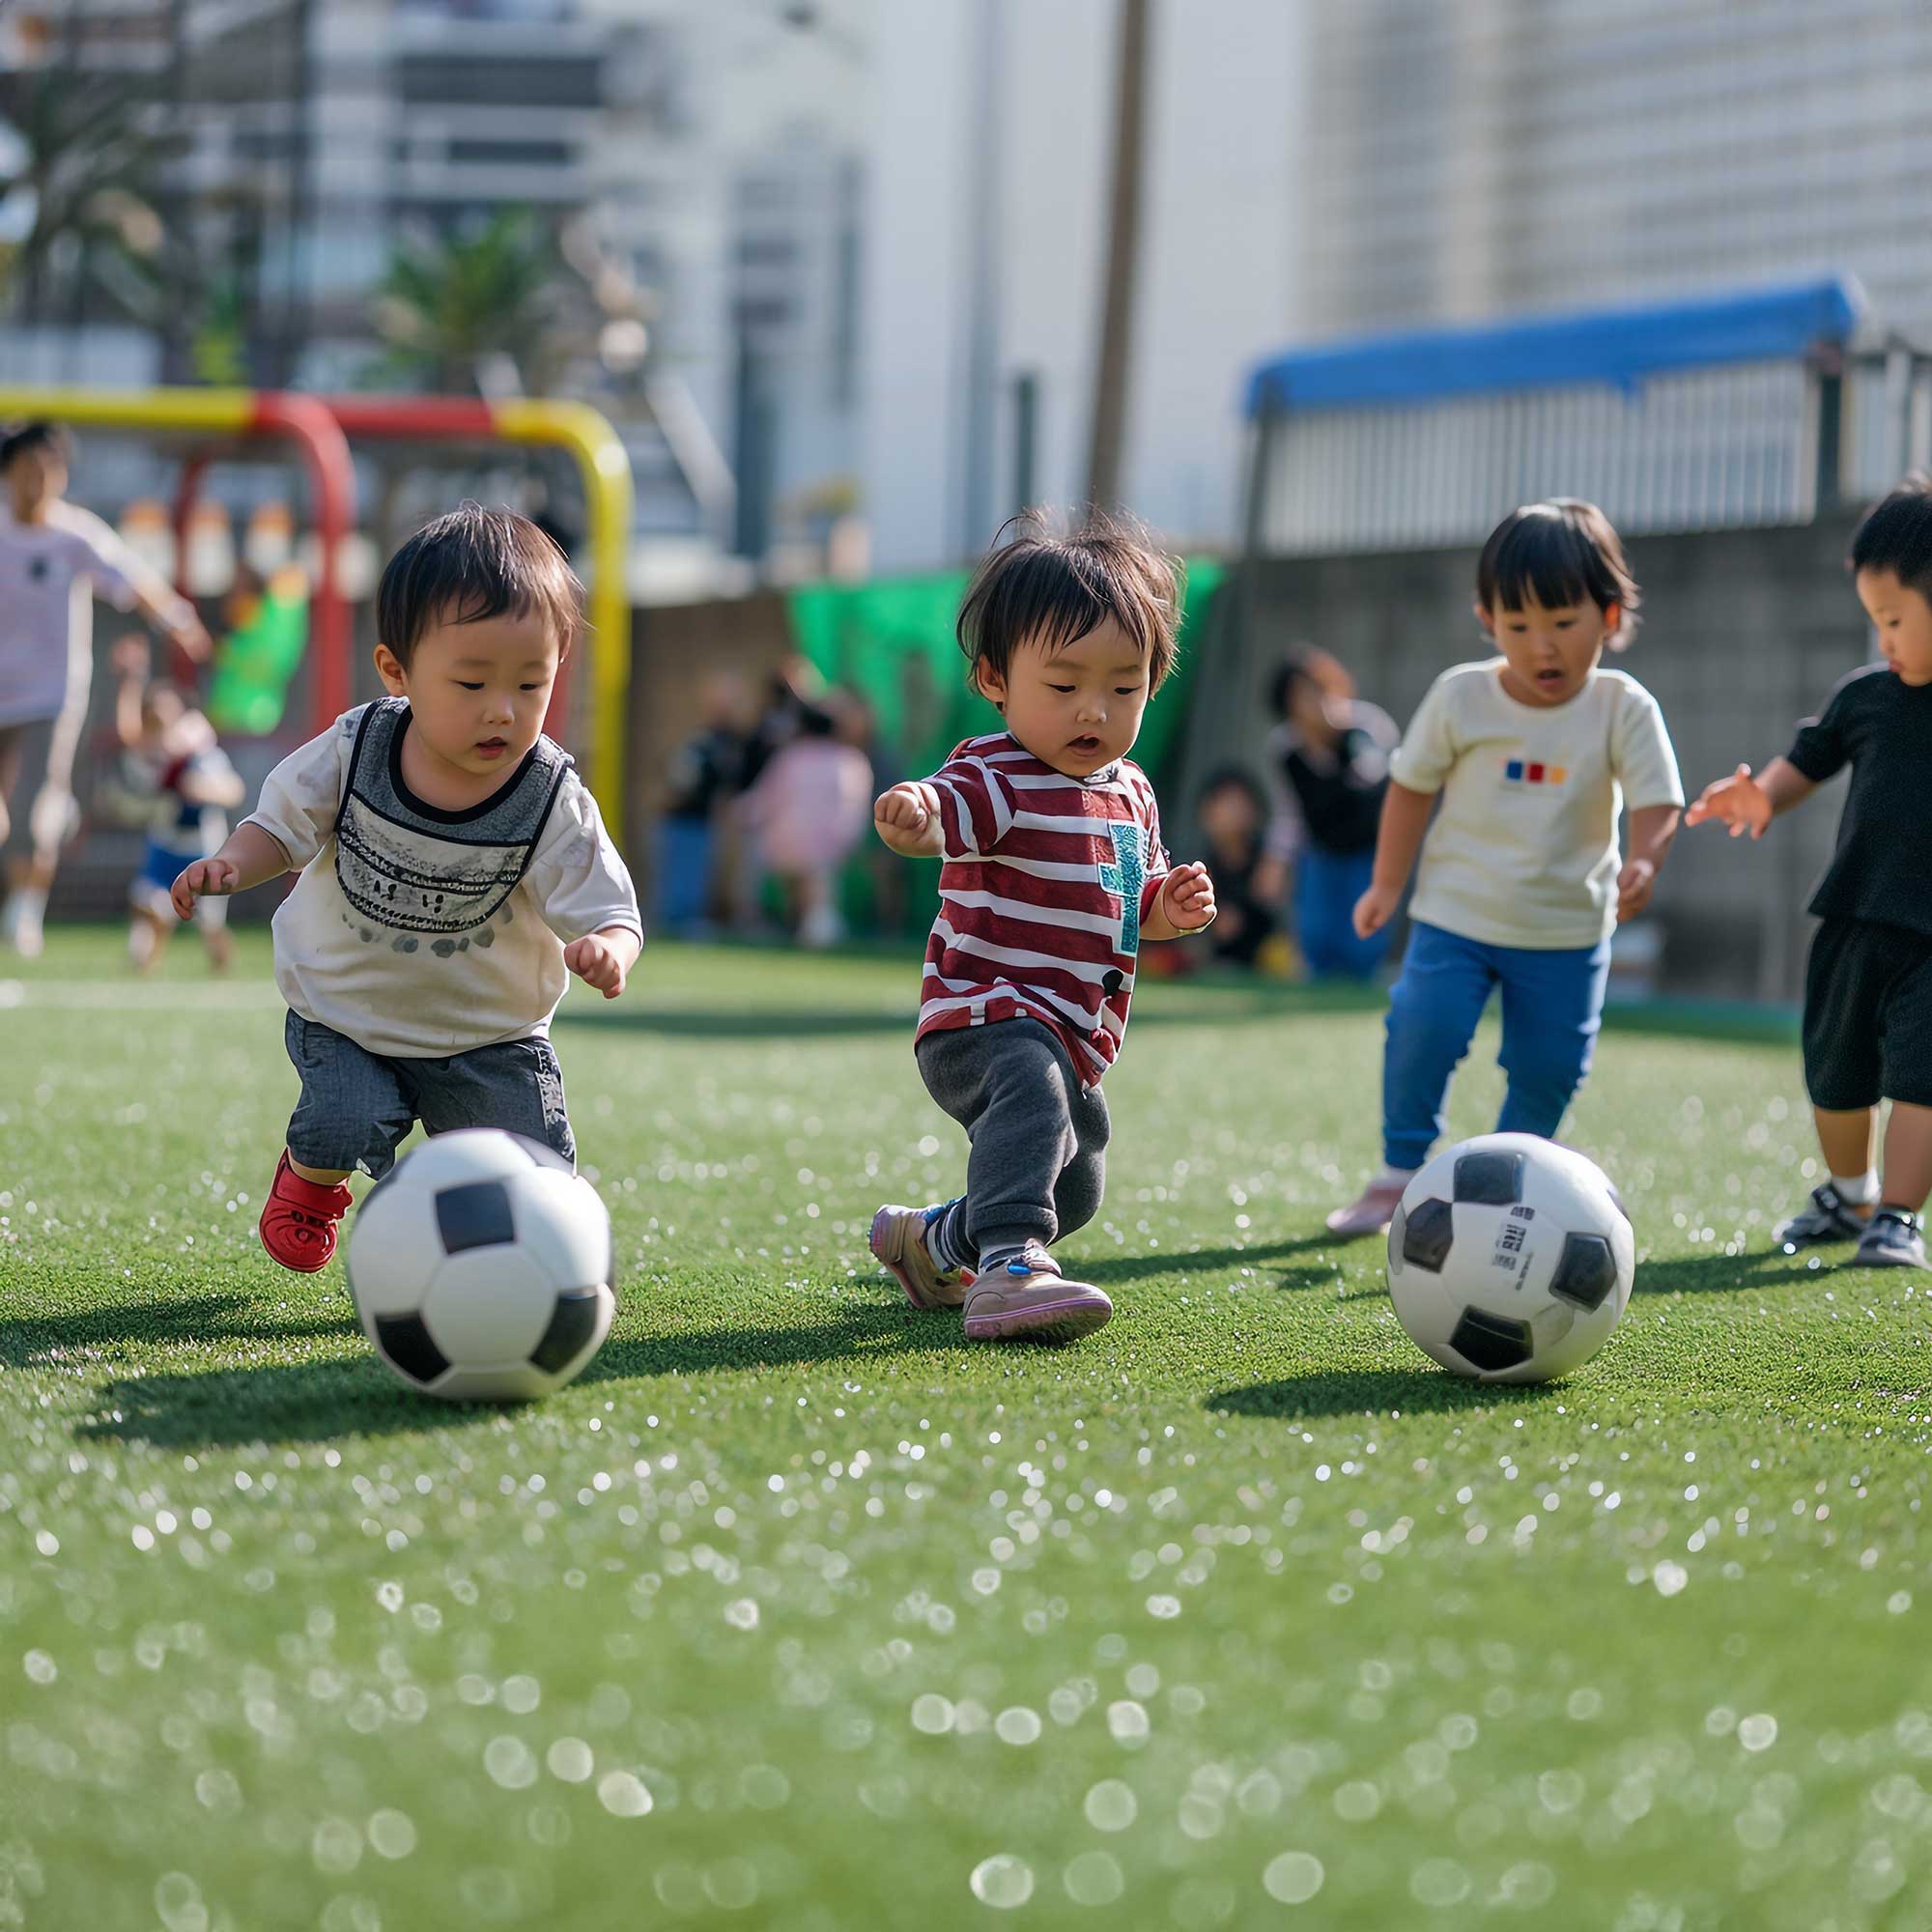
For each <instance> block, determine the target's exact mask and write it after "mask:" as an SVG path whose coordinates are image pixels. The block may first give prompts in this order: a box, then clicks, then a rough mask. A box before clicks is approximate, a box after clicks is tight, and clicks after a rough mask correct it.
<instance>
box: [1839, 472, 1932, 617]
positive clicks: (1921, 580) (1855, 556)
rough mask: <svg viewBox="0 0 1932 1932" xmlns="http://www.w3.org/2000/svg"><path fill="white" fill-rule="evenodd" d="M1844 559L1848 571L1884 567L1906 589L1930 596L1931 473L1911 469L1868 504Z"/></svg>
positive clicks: (1931, 579) (1931, 576) (1931, 546)
mask: <svg viewBox="0 0 1932 1932" xmlns="http://www.w3.org/2000/svg"><path fill="white" fill-rule="evenodd" d="M1845 561H1846V563H1847V564H1848V565H1849V566H1850V567H1851V569H1852V571H1853V572H1854V574H1856V573H1857V572H1859V571H1861V570H1889V571H1890V572H1891V574H1892V575H1893V576H1894V577H1895V578H1897V579H1898V581H1899V582H1901V583H1902V584H1904V585H1905V587H1906V588H1907V589H1908V590H1916V591H1918V594H1919V595H1920V596H1921V597H1924V598H1927V599H1932V476H1928V475H1927V474H1926V473H1925V471H1924V470H1922V469H1915V470H1914V471H1913V472H1912V474H1911V475H1910V476H1908V477H1907V478H1906V479H1905V481H1904V482H1903V483H1901V484H1900V485H1899V486H1898V488H1897V489H1896V490H1894V491H1892V492H1891V493H1890V494H1889V496H1887V497H1881V498H1880V499H1879V501H1878V502H1876V503H1874V504H1873V505H1872V506H1871V508H1870V509H1869V510H1867V511H1866V512H1865V520H1864V522H1863V523H1861V525H1860V526H1859V527H1858V532H1857V534H1856V535H1855V536H1854V537H1853V538H1852V554H1851V555H1850V556H1848V557H1847V558H1846V559H1845Z"/></svg>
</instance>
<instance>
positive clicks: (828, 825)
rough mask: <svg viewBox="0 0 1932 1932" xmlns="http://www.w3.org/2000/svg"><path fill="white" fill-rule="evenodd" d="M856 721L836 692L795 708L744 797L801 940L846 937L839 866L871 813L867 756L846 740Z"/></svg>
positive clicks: (826, 941)
mask: <svg viewBox="0 0 1932 1932" xmlns="http://www.w3.org/2000/svg"><path fill="white" fill-rule="evenodd" d="M856 728H857V722H856V720H855V719H854V718H853V717H852V715H851V714H850V712H849V710H848V701H847V699H846V697H845V695H844V694H843V693H842V692H836V691H835V692H828V693H826V694H825V695H824V696H822V697H820V698H819V700H818V701H817V702H816V703H815V704H812V705H810V706H808V707H806V708H804V710H803V711H802V713H801V716H800V720H799V726H798V732H797V735H796V736H795V737H793V738H792V739H790V740H789V741H788V742H787V743H786V744H784V745H782V746H781V747H780V749H779V750H778V751H777V752H776V753H774V754H773V755H772V758H771V760H770V762H769V763H767V764H766V766H765V768H764V770H763V771H762V772H761V773H760V774H759V777H758V781H757V783H756V784H755V785H753V787H752V789H751V791H750V793H748V794H747V796H746V799H745V817H746V823H747V825H748V827H749V829H750V830H751V832H752V834H753V837H754V838H756V840H757V849H758V853H759V856H760V859H761V861H762V863H763V867H764V869H765V870H766V871H767V872H769V873H771V874H773V875H774V876H776V877H777V878H778V879H780V880H781V881H782V883H783V885H784V887H785V892H786V896H787V900H788V903H789V911H790V915H791V921H792V927H793V930H794V932H795V934H796V936H797V938H798V942H799V944H800V945H801V946H809V947H825V946H836V945H838V942H839V941H840V940H841V939H843V938H844V937H845V921H844V918H843V916H842V915H841V914H840V912H839V910H838V872H839V868H840V867H842V866H843V865H844V864H845V862H846V860H847V859H849V858H850V857H851V856H852V853H853V850H854V849H855V848H856V846H857V845H858V843H859V840H860V839H861V838H863V837H864V836H865V832H866V826H867V822H868V821H869V819H870V817H871V805H872V761H871V760H870V759H869V758H868V757H867V755H866V754H865V753H864V752H863V751H861V750H860V749H859V747H858V746H857V745H856V744H854V743H852V741H851V739H852V733H853V731H854V729H856Z"/></svg>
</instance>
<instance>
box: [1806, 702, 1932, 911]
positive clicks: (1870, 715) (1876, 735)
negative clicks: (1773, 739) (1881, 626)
mask: <svg viewBox="0 0 1932 1932" xmlns="http://www.w3.org/2000/svg"><path fill="white" fill-rule="evenodd" d="M1784 755H1785V757H1786V758H1787V759H1788V760H1789V761H1790V763H1791V764H1793V765H1795V766H1796V767H1797V769H1798V770H1799V771H1800V772H1801V773H1802V774H1803V775H1804V777H1805V778H1807V779H1809V780H1811V781H1812V782H1813V783H1814V784H1823V783H1824V782H1825V781H1826V780H1827V779H1832V778H1835V777H1836V776H1837V774H1838V773H1839V772H1840V771H1842V770H1843V769H1844V768H1845V766H1847V765H1849V766H1851V768H1852V782H1851V788H1850V789H1849V791H1847V793H1846V794H1845V809H1844V811H1843V813H1842V814H1841V815H1840V816H1839V819H1838V843H1837V848H1836V850H1835V851H1834V852H1833V855H1832V863H1831V864H1830V865H1829V866H1828V867H1826V868H1825V876H1824V877H1823V878H1822V879H1820V880H1819V882H1818V890H1817V891H1816V892H1815V893H1814V894H1813V895H1812V897H1811V906H1810V910H1811V912H1812V913H1813V914H1814V915H1816V916H1817V917H1818V918H1820V919H1863V920H1870V921H1872V922H1874V923H1877V924H1880V925H1903V926H1908V927H1910V928H1911V929H1912V930H1913V931H1915V932H1925V933H1932V885H1929V884H1928V882H1929V881H1932V810H1927V809H1926V797H1927V793H1928V792H1932V685H1926V684H1907V683H1906V682H1905V681H1904V679H1903V678H1901V677H1900V676H1899V675H1898V673H1897V672H1896V671H1894V670H1893V669H1892V668H1890V666H1889V665H1869V666H1867V667H1866V668H1864V669H1862V670H1856V671H1854V672H1853V673H1852V674H1851V676H1849V677H1848V678H1845V679H1843V680H1842V681H1841V682H1840V683H1839V684H1838V685H1837V687H1836V688H1835V689H1834V690H1833V693H1832V696H1831V697H1830V699H1829V700H1828V701H1827V702H1826V705H1825V709H1824V711H1823V712H1822V713H1821V714H1820V715H1819V716H1818V717H1816V718H1807V719H1805V720H1804V723H1803V724H1801V725H1799V727H1798V735H1797V737H1796V738H1794V739H1793V740H1792V745H1791V749H1790V751H1788V752H1787V753H1785V754H1784Z"/></svg>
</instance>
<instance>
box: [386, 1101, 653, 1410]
mask: <svg viewBox="0 0 1932 1932" xmlns="http://www.w3.org/2000/svg"><path fill="white" fill-rule="evenodd" d="M348 1269H349V1289H350V1293H352V1294H353V1295H354V1296H355V1312H356V1314H357V1315H358V1316H359V1317H360V1318H361V1321H362V1332H363V1333H364V1334H365V1335H367V1336H368V1338H369V1340H370V1341H371V1342H372V1343H373V1344H374V1345H375V1349H376V1352H377V1353H378V1354H379V1355H381V1356H382V1358H383V1359H384V1361H385V1362H386V1363H387V1364H388V1365H389V1367H390V1368H391V1369H393V1370H394V1371H395V1372H396V1374H397V1375H398V1376H400V1377H401V1378H403V1380H404V1381H406V1382H408V1383H409V1385H410V1386H411V1387H412V1388H413V1389H417V1390H420V1391H421V1392H422V1393H424V1394H426V1395H434V1396H442V1397H445V1398H446V1399H448V1400H449V1401H451V1402H521V1401H526V1400H528V1399H529V1398H531V1397H533V1396H540V1395H548V1394H549V1393H550V1392H551V1391H552V1390H553V1389H559V1388H561V1387H562V1386H563V1385H564V1383H566V1382H567V1381H569V1380H570V1379H571V1378H572V1377H574V1376H576V1375H577V1374H578V1373H579V1372H580V1371H581V1370H582V1368H583V1366H584V1364H585V1363H587V1362H588V1361H589V1360H590V1358H591V1356H592V1355H594V1354H595V1353H596V1352H597V1350H599V1349H600V1348H602V1347H603V1344H604V1338H605V1336H607V1335H608V1334H609V1333H610V1332H611V1316H612V1315H613V1314H614V1313H615V1312H616V1305H617V1304H616V1298H615V1296H614V1295H613V1294H612V1293H611V1216H610V1215H609V1213H608V1212H606V1210H605V1207H604V1204H603V1202H602V1201H600V1200H599V1199H598V1198H597V1190H596V1189H595V1188H594V1187H592V1186H591V1184H590V1183H589V1182H588V1181H587V1180H585V1179H583V1178H582V1176H581V1175H579V1174H577V1173H576V1172H575V1171H574V1170H573V1169H572V1167H571V1165H570V1163H569V1162H568V1161H567V1160H564V1159H563V1158H562V1157H561V1156H560V1155H558V1154H555V1153H553V1152H552V1151H551V1150H550V1149H549V1148H547V1147H544V1146H542V1145H540V1144H539V1143H538V1142H536V1141H530V1140H526V1139H525V1138H524V1137H523V1136H522V1135H521V1134H509V1133H502V1132H499V1131H498V1130H497V1129H496V1128H494V1127H469V1128H465V1129H463V1130H462V1131H461V1132H458V1133H450V1134H438V1135H437V1136H436V1137H435V1138H434V1139H432V1140H427V1141H425V1142H424V1143H423V1144H422V1146H420V1147H419V1148H417V1149H415V1150H414V1151H413V1152H412V1153H410V1154H408V1155H407V1156H406V1157H405V1158H404V1159H402V1160H400V1161H398V1162H397V1163H396V1165H395V1166H394V1167H393V1168H392V1169H390V1171H389V1172H388V1173H387V1174H386V1175H385V1176H384V1178H383V1179H382V1180H380V1181H379V1182H378V1183H377V1184H376V1185H375V1186H374V1187H372V1188H371V1189H370V1190H369V1192H368V1193H367V1194H366V1195H365V1196H364V1197H363V1201H362V1205H361V1207H360V1208H357V1209H356V1213H355V1228H354V1230H353V1231H352V1232H351V1234H350V1236H349V1254H348Z"/></svg>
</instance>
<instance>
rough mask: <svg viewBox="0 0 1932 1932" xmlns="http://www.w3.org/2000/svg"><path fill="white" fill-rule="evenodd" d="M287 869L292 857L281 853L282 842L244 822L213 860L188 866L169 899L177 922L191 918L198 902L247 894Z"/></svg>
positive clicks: (177, 880)
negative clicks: (253, 887)
mask: <svg viewBox="0 0 1932 1932" xmlns="http://www.w3.org/2000/svg"><path fill="white" fill-rule="evenodd" d="M288 869H289V855H288V854H287V853H286V852H284V851H283V850H282V847H281V841H280V840H279V839H275V838H270V836H269V835H268V834H267V833H266V832H264V831H263V830H262V828H261V827H260V826H259V825H254V824H248V823H244V824H241V825H238V826H237V827H236V828H235V830H234V831H233V832H231V833H230V834H229V835H228V839H227V842H226V843H225V844H224V845H223V846H222V848H221V850H220V851H218V852H217V853H215V855H214V856H213V858H212V859H197V860H196V861H195V862H194V864H193V865H191V866H188V867H185V868H184V869H183V871H182V873H181V876H180V877H179V878H177V879H176V880H175V883H174V888H173V890H172V891H171V892H170V893H169V895H168V897H169V899H170V900H171V901H172V902H173V905H174V909H175V916H176V917H177V918H178V919H192V918H193V917H194V902H195V900H196V899H206V898H220V897H223V896H224V895H227V894H229V893H245V892H246V891H247V890H248V888H249V887H250V886H259V885H261V884H262V883H263V881H264V880H267V879H274V878H279V877H280V876H281V875H282V873H284V872H286V871H287V870H288Z"/></svg>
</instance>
